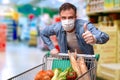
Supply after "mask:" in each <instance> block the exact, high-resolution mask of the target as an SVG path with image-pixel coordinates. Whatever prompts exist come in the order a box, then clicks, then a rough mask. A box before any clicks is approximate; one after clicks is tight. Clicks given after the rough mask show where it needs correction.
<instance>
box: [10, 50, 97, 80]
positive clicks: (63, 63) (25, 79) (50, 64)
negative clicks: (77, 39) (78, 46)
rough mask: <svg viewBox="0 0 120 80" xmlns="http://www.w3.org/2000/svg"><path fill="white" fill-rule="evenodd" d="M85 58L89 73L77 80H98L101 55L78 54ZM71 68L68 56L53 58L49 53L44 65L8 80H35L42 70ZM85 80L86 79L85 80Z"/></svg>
mask: <svg viewBox="0 0 120 80" xmlns="http://www.w3.org/2000/svg"><path fill="white" fill-rule="evenodd" d="M80 56H82V57H84V59H85V63H86V66H87V67H88V71H87V72H86V73H84V74H82V75H81V76H79V77H78V78H77V79H76V80H83V79H82V78H83V77H85V76H86V75H89V76H90V80H96V69H97V60H98V59H99V55H84V54H77V57H78V58H79V57H80ZM69 66H71V64H70V60H69V57H68V54H63V53H60V54H59V55H57V56H51V55H50V54H49V52H48V53H47V54H46V55H45V56H44V57H43V63H42V64H40V65H38V66H36V67H34V68H31V69H29V70H27V71H25V72H23V73H20V74H18V75H16V76H14V77H12V78H10V79H8V80H34V78H35V76H36V74H37V73H38V72H39V71H40V70H49V69H50V70H52V69H54V68H61V69H62V70H65V69H66V68H67V67H69ZM84 80H85V79H84Z"/></svg>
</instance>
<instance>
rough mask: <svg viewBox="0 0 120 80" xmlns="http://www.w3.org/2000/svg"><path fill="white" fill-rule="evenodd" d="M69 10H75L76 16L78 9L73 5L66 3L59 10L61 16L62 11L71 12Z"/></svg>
mask: <svg viewBox="0 0 120 80" xmlns="http://www.w3.org/2000/svg"><path fill="white" fill-rule="evenodd" d="M69 9H73V10H74V11H75V14H76V12H77V9H76V7H75V6H74V5H73V4H71V3H64V4H62V5H61V7H60V8H59V14H60V13H61V11H62V10H69Z"/></svg>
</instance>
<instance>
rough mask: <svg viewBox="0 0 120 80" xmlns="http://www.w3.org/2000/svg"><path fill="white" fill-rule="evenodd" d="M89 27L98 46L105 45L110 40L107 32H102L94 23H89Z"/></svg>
mask: <svg viewBox="0 0 120 80" xmlns="http://www.w3.org/2000/svg"><path fill="white" fill-rule="evenodd" d="M87 27H88V29H89V31H90V32H91V33H92V34H93V35H94V37H95V38H96V44H104V43H106V42H107V41H108V40H109V35H108V34H106V33H105V32H102V31H100V30H99V29H98V28H96V27H95V26H94V25H93V24H92V23H88V24H87Z"/></svg>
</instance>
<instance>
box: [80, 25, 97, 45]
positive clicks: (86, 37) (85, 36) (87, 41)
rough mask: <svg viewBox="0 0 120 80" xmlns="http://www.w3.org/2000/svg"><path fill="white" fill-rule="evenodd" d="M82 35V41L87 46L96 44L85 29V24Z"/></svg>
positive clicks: (91, 35)
mask: <svg viewBox="0 0 120 80" xmlns="http://www.w3.org/2000/svg"><path fill="white" fill-rule="evenodd" d="M83 28H84V31H85V32H84V33H83V34H82V37H83V39H84V40H85V42H86V43H87V44H91V45H92V44H95V43H96V39H95V37H94V36H93V34H92V33H91V32H90V31H89V30H88V29H87V24H86V23H85V24H84V26H83Z"/></svg>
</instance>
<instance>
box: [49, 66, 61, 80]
mask: <svg viewBox="0 0 120 80" xmlns="http://www.w3.org/2000/svg"><path fill="white" fill-rule="evenodd" d="M53 71H54V76H53V77H52V79H51V80H58V79H57V78H58V75H59V74H60V73H61V72H62V70H61V69H58V68H56V69H54V70H53Z"/></svg>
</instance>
